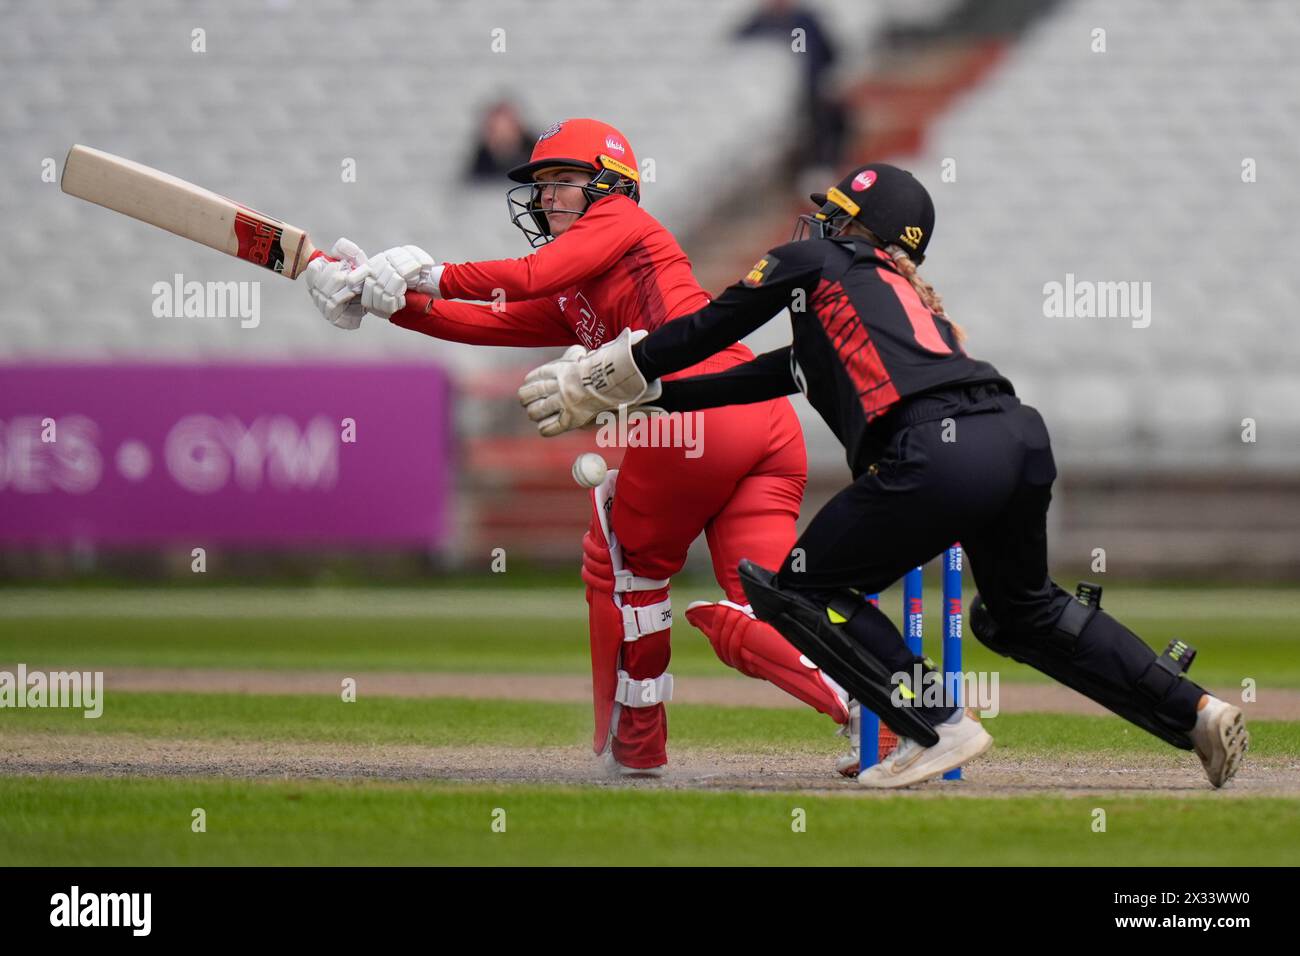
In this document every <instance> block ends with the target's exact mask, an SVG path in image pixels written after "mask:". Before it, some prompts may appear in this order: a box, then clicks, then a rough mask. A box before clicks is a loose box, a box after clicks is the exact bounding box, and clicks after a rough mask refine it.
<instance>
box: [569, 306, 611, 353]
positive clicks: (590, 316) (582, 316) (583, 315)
mask: <svg viewBox="0 0 1300 956" xmlns="http://www.w3.org/2000/svg"><path fill="white" fill-rule="evenodd" d="M573 304H574V305H576V306H577V307H578V321H577V322H575V323H574V325H573V330H574V331H575V332H577V333H578V338H579V339H580V340H581V341H582V345H583V347H584V348H587V349H598V348H600V347H601V346H602V345H604V344H605V323H604V322H602V321H601V320H600V319H598V318H597V317H596V310H595V309H593V308H592V307H591V303H590V302H588V301H587V297H586V296H585V295H583V294H582V293H581V292H579V293H578V294H577V295H575V296H574V297H573Z"/></svg>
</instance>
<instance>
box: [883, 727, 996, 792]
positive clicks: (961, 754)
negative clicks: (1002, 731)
mask: <svg viewBox="0 0 1300 956" xmlns="http://www.w3.org/2000/svg"><path fill="white" fill-rule="evenodd" d="M992 746H993V738H992V737H991V736H990V735H989V733H988V731H986V730H983V729H981V732H980V735H979V736H978V737H972V738H971V739H970V740H968V741H966V742H965V743H964V744H962V745H961V747H959V748H958V749H957V750H954V751H952V752H951V753H949V754H948V755H947V757H946V759H945V760H944V761H943V763H942V764H940V765H939V766H935V767H930V768H928V769H926V770H924V771H918V770H917V769H916V768H909V770H907V771H904V772H903V773H900V774H899V775H898V776H897V777H890V778H888V779H886V780H883V781H881V782H879V783H875V782H872V781H870V780H863V779H862V777H861V776H859V777H858V783H860V784H861V785H862V786H864V787H869V788H871V789H872V790H898V789H900V788H902V787H911V786H915V785H916V784H918V783H925V782H926V781H927V780H933V779H934V778H935V777H942V776H943V775H944V774H945V773H947V772H948V771H949V770H956V769H957V768H958V767H961V766H964V765H965V764H967V763H969V762H970V761H972V760H974V759H975V758H976V757H978V756H980V755H981V754H983V753H984V752H985V751H987V750H988V749H989V748H990V747H992ZM863 772H864V773H865V772H866V771H863Z"/></svg>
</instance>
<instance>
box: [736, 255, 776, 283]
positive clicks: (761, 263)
mask: <svg viewBox="0 0 1300 956" xmlns="http://www.w3.org/2000/svg"><path fill="white" fill-rule="evenodd" d="M778 261H779V260H778V259H777V258H776V256H774V255H771V254H768V255H766V256H764V257H763V258H762V259H759V260H758V261H757V262H755V263H754V268H752V269H750V270H749V274H748V275H746V276H745V278H743V279H741V280H740V284H741V285H747V286H749V287H750V288H751V289H752V288H754V287H755V286H759V285H762V284H763V280H764V279H766V278H767V277H768V275H770V274H771V272H772V269H774V268H775V267H776V264H777V262H778Z"/></svg>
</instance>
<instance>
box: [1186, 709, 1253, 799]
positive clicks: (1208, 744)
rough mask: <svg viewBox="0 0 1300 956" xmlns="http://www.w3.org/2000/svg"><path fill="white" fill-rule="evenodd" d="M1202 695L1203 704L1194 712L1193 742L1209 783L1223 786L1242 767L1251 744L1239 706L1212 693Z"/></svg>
mask: <svg viewBox="0 0 1300 956" xmlns="http://www.w3.org/2000/svg"><path fill="white" fill-rule="evenodd" d="M1205 696H1206V697H1207V698H1208V700H1207V701H1206V703H1205V706H1204V707H1202V708H1201V709H1200V710H1198V711H1197V712H1196V726H1194V727H1193V728H1192V744H1193V746H1195V747H1196V756H1198V757H1200V758H1201V763H1202V764H1203V765H1204V767H1205V775H1206V776H1207V777H1209V778H1210V783H1212V784H1214V785H1215V786H1216V787H1222V786H1223V785H1224V784H1225V783H1227V782H1228V781H1229V780H1231V779H1232V775H1233V774H1235V773H1236V772H1237V770H1238V769H1239V768H1240V767H1241V761H1242V758H1243V757H1245V756H1246V750H1247V749H1248V748H1249V747H1250V734H1248V733H1246V718H1245V717H1244V716H1243V715H1242V713H1241V708H1240V707H1234V706H1233V705H1232V704H1229V703H1228V702H1227V701H1224V700H1220V699H1219V698H1217V697H1215V696H1213V695H1211V694H1206V695H1205Z"/></svg>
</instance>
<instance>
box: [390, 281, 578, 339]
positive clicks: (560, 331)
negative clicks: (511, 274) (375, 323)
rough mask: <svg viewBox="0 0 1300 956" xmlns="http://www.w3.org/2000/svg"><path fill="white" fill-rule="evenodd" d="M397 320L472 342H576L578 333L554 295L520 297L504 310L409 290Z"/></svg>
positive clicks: (429, 332) (437, 335)
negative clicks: (448, 300)
mask: <svg viewBox="0 0 1300 956" xmlns="http://www.w3.org/2000/svg"><path fill="white" fill-rule="evenodd" d="M391 321H392V323H393V324H394V325H400V326H401V327H402V328H404V329H412V330H414V331H416V332H423V333H424V334H425V335H432V336H433V337H434V338H436V339H446V340H447V341H448V342H464V343H465V344H466V345H518V346H528V345H573V344H574V343H575V342H577V341H578V335H577V333H576V332H575V331H574V329H573V326H572V325H571V324H570V323H569V322H568V321H567V320H566V319H565V317H564V313H563V312H561V311H560V307H559V306H558V305H556V303H555V300H554V299H518V300H515V301H513V302H506V303H505V304H504V305H503V306H502V311H496V310H495V309H494V308H493V307H492V306H490V305H478V304H475V303H472V302H447V301H446V300H444V299H432V298H430V297H429V296H427V295H421V294H420V293H418V292H408V293H407V294H406V307H405V308H403V309H402V310H401V311H399V312H396V313H394V314H393V317H392V319H391Z"/></svg>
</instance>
